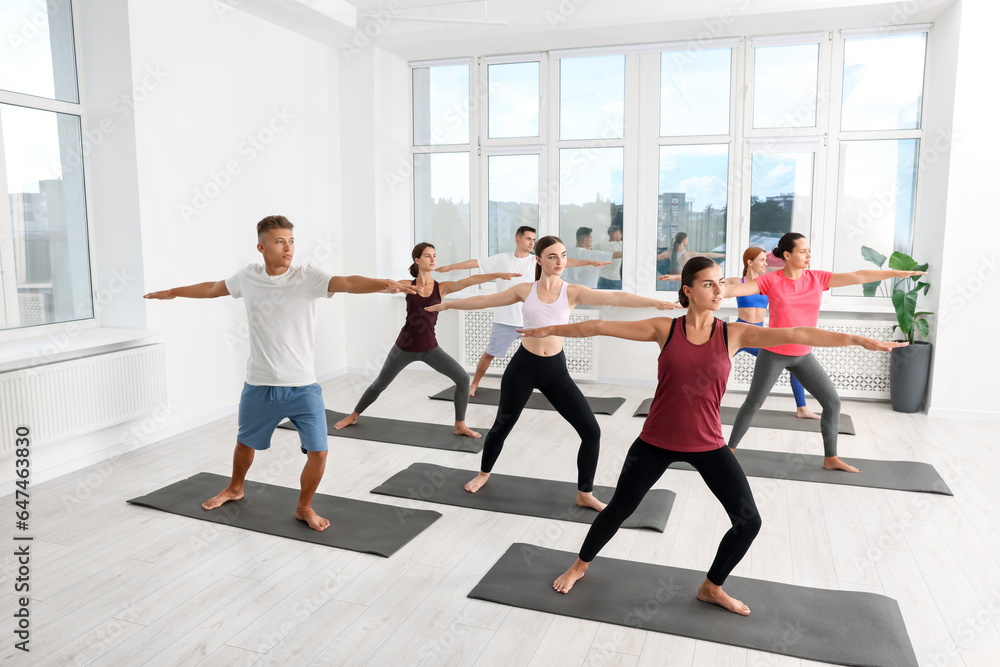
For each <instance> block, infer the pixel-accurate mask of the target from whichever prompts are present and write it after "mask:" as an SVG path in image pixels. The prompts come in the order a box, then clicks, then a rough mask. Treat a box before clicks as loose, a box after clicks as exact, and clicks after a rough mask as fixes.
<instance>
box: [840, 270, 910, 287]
mask: <svg viewBox="0 0 1000 667" xmlns="http://www.w3.org/2000/svg"><path fill="white" fill-rule="evenodd" d="M926 273H927V272H926V271H897V270H888V271H878V270H874V269H873V270H871V271H868V270H864V271H852V272H851V273H833V274H830V287H831V288H834V287H847V286H848V285H861V284H864V283H873V282H876V281H879V280H888V279H889V278H912V277H913V276H922V275H925V274H926Z"/></svg>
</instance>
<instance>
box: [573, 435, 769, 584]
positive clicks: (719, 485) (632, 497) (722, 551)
mask: <svg viewBox="0 0 1000 667" xmlns="http://www.w3.org/2000/svg"><path fill="white" fill-rule="evenodd" d="M675 461H685V462H687V463H690V464H691V465H693V466H694V467H695V469H696V470H697V471H698V472H699V473H700V474H701V478H702V479H704V480H705V484H707V485H708V488H709V490H710V491H711V492H712V493H714V494H715V497H716V498H718V499H719V502H721V503H722V506H723V507H724V508H725V509H726V514H728V515H729V520H730V521H732V523H733V527H732V528H730V529H729V531H728V532H727V533H726V534H725V535H723V536H722V542H720V543H719V551H718V552H717V553H716V554H715V560H714V561H713V562H712V567H711V569H709V571H708V580H709V581H711V582H712V583H713V584H715V585H717V586H721V585H722V584H723V582H724V581H725V580H726V577H728V576H729V573H730V572H732V571H733V568H734V567H736V565H737V563H739V562H740V561H741V560H742V559H743V556H744V555H746V552H747V549H749V548H750V543H751V542H753V540H754V538H755V537H757V533H758V532H760V514H758V513H757V505H756V504H755V503H754V500H753V493H752V492H751V491H750V485H749V484H748V483H747V476H746V475H745V474H744V473H743V468H741V467H740V464H739V462H738V461H737V460H736V456H735V455H734V454H733V453H732V451H730V449H729V448H728V447H719V448H718V449H713V450H711V451H708V452H675V451H672V450H669V449H662V448H660V447H654V446H653V445H650V444H649V443H647V442H644V441H642V440H640V439H638V438H636V440H635V442H634V443H632V447H631V448H630V449H629V450H628V454H627V455H626V457H625V465H624V466H623V467H622V474H621V476H620V477H619V478H618V486H617V487H616V488H615V495H614V497H612V498H611V502H609V503H608V506H607V507H605V508H604V511H602V512H601V513H600V514H598V515H597V518H596V519H594V523H593V525H592V526H591V527H590V532H588V533H587V539H585V540H584V541H583V547H581V549H580V560H582V561H584V562H587V563H589V562H590V561H592V560H594V558H595V557H596V556H597V552H599V551H600V550H601V549H602V548H604V545H605V544H607V543H608V540H610V539H611V538H612V537H614V535H615V533H616V532H618V529H619V528H620V527H621V525H622V523H623V522H624V521H625V519H627V518H629V516H631V515H632V512H634V511H635V508H636V507H638V506H639V503H640V502H641V501H642V499H643V498H644V497H645V496H646V493H647V492H648V491H649V490H650V489H651V488H652V487H653V484H655V483H656V481H657V480H658V479H660V476H662V475H663V473H664V472H665V471H666V470H667V467H669V466H670V464H671V463H674V462H675Z"/></svg>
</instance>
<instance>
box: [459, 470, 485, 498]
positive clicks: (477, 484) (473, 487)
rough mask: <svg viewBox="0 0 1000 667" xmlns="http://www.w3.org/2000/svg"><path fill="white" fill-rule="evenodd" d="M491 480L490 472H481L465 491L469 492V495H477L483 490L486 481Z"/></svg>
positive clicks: (467, 485)
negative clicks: (476, 493)
mask: <svg viewBox="0 0 1000 667" xmlns="http://www.w3.org/2000/svg"><path fill="white" fill-rule="evenodd" d="M489 478H490V474H489V473H488V472H481V473H479V474H478V475H476V478H475V479H474V480H472V481H471V482H469V483H468V484H466V485H465V490H466V491H468V492H469V493H475V492H476V491H478V490H479V489H481V488H483V484H485V483H486V480H488V479H489Z"/></svg>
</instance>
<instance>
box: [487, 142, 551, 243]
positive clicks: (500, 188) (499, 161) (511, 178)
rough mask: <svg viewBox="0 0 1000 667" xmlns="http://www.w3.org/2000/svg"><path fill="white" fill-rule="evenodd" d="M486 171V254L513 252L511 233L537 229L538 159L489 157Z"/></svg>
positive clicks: (527, 157) (531, 156)
mask: <svg viewBox="0 0 1000 667" xmlns="http://www.w3.org/2000/svg"><path fill="white" fill-rule="evenodd" d="M487 164H488V166H487V168H488V169H489V176H488V180H489V223H488V224H489V253H488V254H489V255H490V256H492V255H496V254H498V253H501V252H514V250H515V248H514V234H515V233H516V232H517V229H518V227H521V226H523V225H527V226H529V227H534V228H535V229H538V156H537V155H491V156H490V157H489V162H488V163H487Z"/></svg>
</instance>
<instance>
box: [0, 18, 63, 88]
mask: <svg viewBox="0 0 1000 667" xmlns="http://www.w3.org/2000/svg"><path fill="white" fill-rule="evenodd" d="M0 35H3V36H4V38H3V39H2V40H0V88H2V89H4V90H12V91H14V92H16V93H24V94H26V95H37V96H39V97H49V98H54V99H57V100H63V101H65V102H79V101H80V96H79V93H78V91H77V85H76V49H75V47H74V45H73V11H72V4H71V3H70V2H52V1H51V0H49V1H46V0H4V2H3V3H0Z"/></svg>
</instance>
